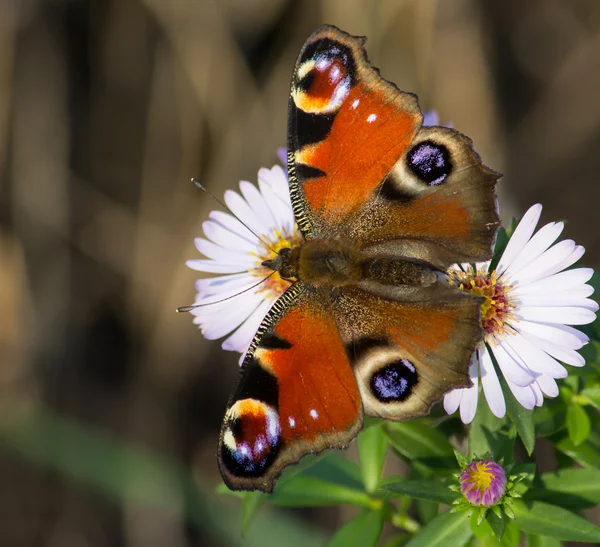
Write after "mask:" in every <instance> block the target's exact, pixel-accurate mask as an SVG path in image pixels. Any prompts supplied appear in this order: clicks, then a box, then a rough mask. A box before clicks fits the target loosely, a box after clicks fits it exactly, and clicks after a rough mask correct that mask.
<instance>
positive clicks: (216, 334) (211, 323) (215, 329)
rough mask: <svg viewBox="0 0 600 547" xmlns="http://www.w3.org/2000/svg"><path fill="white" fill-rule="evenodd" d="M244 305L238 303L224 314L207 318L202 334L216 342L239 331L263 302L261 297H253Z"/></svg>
mask: <svg viewBox="0 0 600 547" xmlns="http://www.w3.org/2000/svg"><path fill="white" fill-rule="evenodd" d="M252 296H253V298H252V300H248V301H247V302H245V303H244V304H243V305H242V304H241V303H239V302H238V303H237V305H235V306H231V307H230V308H229V309H228V310H227V311H226V312H222V313H220V314H218V315H216V316H213V317H212V318H207V319H206V321H205V322H204V324H203V325H202V334H203V335H204V337H205V338H207V339H208V340H216V339H217V338H221V337H222V336H225V335H226V334H228V333H230V332H232V331H233V330H235V329H237V328H238V327H239V326H240V325H241V324H242V323H243V322H244V321H247V320H248V318H249V317H250V315H251V314H252V313H253V312H254V310H255V309H256V308H257V307H258V306H259V305H260V304H261V303H262V302H263V299H262V297H261V296H260V295H252Z"/></svg>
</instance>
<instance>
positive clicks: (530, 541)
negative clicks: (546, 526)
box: [527, 534, 562, 547]
mask: <svg viewBox="0 0 600 547" xmlns="http://www.w3.org/2000/svg"><path fill="white" fill-rule="evenodd" d="M527 547H562V541H560V540H558V539H556V538H553V537H548V536H540V535H538V534H527Z"/></svg>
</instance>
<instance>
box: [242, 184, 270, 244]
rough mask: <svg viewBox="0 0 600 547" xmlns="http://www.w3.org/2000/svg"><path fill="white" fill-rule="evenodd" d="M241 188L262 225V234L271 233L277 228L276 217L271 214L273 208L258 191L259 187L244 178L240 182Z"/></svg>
mask: <svg viewBox="0 0 600 547" xmlns="http://www.w3.org/2000/svg"><path fill="white" fill-rule="evenodd" d="M240 190H241V191H242V195H243V196H244V198H245V199H246V201H247V202H248V205H249V206H250V208H251V209H252V212H253V213H254V216H255V217H256V218H257V219H258V221H259V223H260V225H261V226H262V230H261V231H260V233H261V234H269V233H272V232H273V231H274V229H275V228H276V225H275V219H274V218H273V215H271V210H270V209H269V208H268V207H267V204H266V203H265V200H264V199H263V196H262V194H261V193H260V192H259V191H258V188H257V187H256V186H254V184H252V183H251V182H248V181H246V180H243V181H241V182H240Z"/></svg>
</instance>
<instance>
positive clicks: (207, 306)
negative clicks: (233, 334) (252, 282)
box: [191, 291, 264, 330]
mask: <svg viewBox="0 0 600 547" xmlns="http://www.w3.org/2000/svg"><path fill="white" fill-rule="evenodd" d="M261 300H264V295H263V294H260V293H257V292H256V291H246V292H242V293H237V294H236V296H235V297H234V298H228V299H227V300H223V299H221V298H220V296H219V295H215V294H210V295H204V294H198V295H197V296H196V301H195V304H201V305H200V306H198V307H196V308H194V309H193V310H192V311H191V313H192V314H193V315H195V316H196V317H199V318H201V321H200V324H203V323H204V322H205V321H206V320H209V321H212V320H213V318H214V317H215V316H216V315H223V314H225V313H228V312H229V310H231V309H248V308H249V311H248V315H250V313H251V312H252V311H253V310H254V309H255V308H256V306H258V304H259V302H260V301H261ZM231 330H233V328H232V329H231Z"/></svg>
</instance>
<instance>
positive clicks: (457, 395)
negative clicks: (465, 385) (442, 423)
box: [444, 388, 464, 414]
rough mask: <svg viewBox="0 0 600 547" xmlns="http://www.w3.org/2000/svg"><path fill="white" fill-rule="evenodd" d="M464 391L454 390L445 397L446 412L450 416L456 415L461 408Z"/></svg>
mask: <svg viewBox="0 0 600 547" xmlns="http://www.w3.org/2000/svg"><path fill="white" fill-rule="evenodd" d="M463 391H464V389H461V388H459V389H453V390H452V391H451V392H450V393H446V395H444V410H445V411H446V412H447V413H448V414H454V413H455V412H456V410H457V409H458V407H459V406H460V401H461V399H462V396H463Z"/></svg>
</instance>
